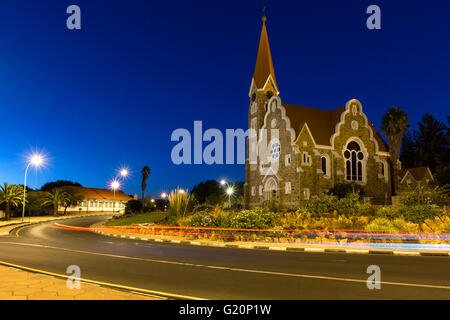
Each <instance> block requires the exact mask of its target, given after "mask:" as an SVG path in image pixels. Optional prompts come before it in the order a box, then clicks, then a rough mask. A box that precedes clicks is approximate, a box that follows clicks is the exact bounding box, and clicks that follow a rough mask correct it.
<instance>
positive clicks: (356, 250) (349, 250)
mask: <svg viewBox="0 0 450 320" xmlns="http://www.w3.org/2000/svg"><path fill="white" fill-rule="evenodd" d="M345 252H346V253H369V250H361V249H345Z"/></svg>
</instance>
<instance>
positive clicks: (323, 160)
mask: <svg viewBox="0 0 450 320" xmlns="http://www.w3.org/2000/svg"><path fill="white" fill-rule="evenodd" d="M321 161H322V172H323V174H324V175H327V158H325V157H322V159H321Z"/></svg>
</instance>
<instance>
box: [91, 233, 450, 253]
mask: <svg viewBox="0 0 450 320" xmlns="http://www.w3.org/2000/svg"><path fill="white" fill-rule="evenodd" d="M93 232H95V233H98V234H102V235H105V236H109V237H115V238H123V239H132V240H141V241H148V242H160V243H174V244H184V245H194V246H205V247H223V248H233V249H250V250H269V251H291V252H318V253H347V254H377V255H380V254H381V255H394V256H410V257H414V256H416V257H418V256H423V257H450V252H448V253H447V252H426V251H401V250H382V249H380V250H370V249H332V248H330V249H328V248H293V247H271V246H262V245H243V244H226V243H220V242H216V243H206V242H201V241H190V240H168V239H158V238H141V237H138V236H128V235H123V234H114V233H107V232H103V231H97V230H93Z"/></svg>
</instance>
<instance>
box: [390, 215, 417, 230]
mask: <svg viewBox="0 0 450 320" xmlns="http://www.w3.org/2000/svg"><path fill="white" fill-rule="evenodd" d="M392 225H393V226H394V228H396V229H397V230H398V231H399V232H403V233H417V232H420V226H419V225H418V224H416V223H412V222H408V221H405V220H404V219H403V218H396V219H394V221H392Z"/></svg>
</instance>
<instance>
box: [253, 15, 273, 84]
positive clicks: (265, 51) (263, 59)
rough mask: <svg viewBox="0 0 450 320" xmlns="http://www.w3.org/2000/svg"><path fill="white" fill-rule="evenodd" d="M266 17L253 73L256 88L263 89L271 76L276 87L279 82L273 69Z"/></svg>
mask: <svg viewBox="0 0 450 320" xmlns="http://www.w3.org/2000/svg"><path fill="white" fill-rule="evenodd" d="M265 18H266V17H263V26H262V30H261V37H260V39H259V47H258V54H257V56H256V64H255V71H254V72H253V79H255V83H256V87H257V88H259V89H262V88H263V87H264V85H265V84H266V81H267V78H268V77H269V75H271V76H272V79H273V81H274V82H275V86H276V87H278V85H277V80H276V79H275V69H274V68H273V61H272V54H271V53H270V46H269V37H268V36H267V29H266V22H265V21H266V19H265Z"/></svg>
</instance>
